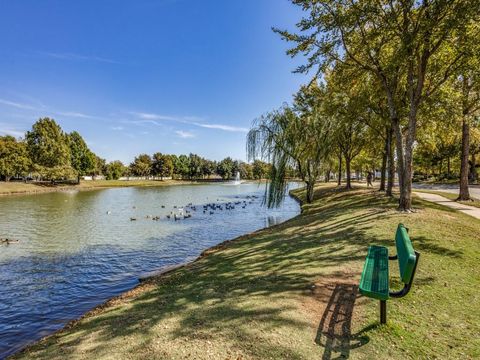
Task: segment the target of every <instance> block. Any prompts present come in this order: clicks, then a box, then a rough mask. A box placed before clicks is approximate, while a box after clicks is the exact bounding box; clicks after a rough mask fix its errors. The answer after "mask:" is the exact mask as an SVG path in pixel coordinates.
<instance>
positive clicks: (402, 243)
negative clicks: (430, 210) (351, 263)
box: [359, 224, 420, 324]
mask: <svg viewBox="0 0 480 360" xmlns="http://www.w3.org/2000/svg"><path fill="white" fill-rule="evenodd" d="M395 245H396V247H397V255H395V256H388V249H387V248H386V247H384V246H377V245H372V246H370V247H369V248H368V254H367V258H366V260H365V264H364V265H363V271H362V277H361V278H360V285H359V290H360V293H361V294H362V295H364V296H367V297H370V298H373V299H377V300H380V323H381V324H385V323H386V322H387V300H388V299H389V298H400V297H404V296H405V295H407V294H408V292H409V291H410V288H411V287H412V283H413V278H414V277H415V271H416V269H417V264H418V259H419V258H420V254H419V253H418V252H416V251H415V250H413V246H412V242H411V241H410V237H409V236H408V229H407V228H406V227H405V226H404V225H403V224H398V227H397V233H396V235H395ZM389 260H398V265H399V268H400V279H401V281H402V282H403V284H404V287H403V289H402V290H400V291H390V286H389V274H388V261H389Z"/></svg>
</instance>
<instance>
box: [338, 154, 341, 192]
mask: <svg viewBox="0 0 480 360" xmlns="http://www.w3.org/2000/svg"><path fill="white" fill-rule="evenodd" d="M337 185H338V186H340V185H342V154H341V153H340V154H338V179H337Z"/></svg>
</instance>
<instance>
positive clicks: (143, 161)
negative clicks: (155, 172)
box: [130, 154, 152, 177]
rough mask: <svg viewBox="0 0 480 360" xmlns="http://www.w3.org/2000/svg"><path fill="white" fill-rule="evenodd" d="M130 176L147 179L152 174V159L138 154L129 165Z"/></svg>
mask: <svg viewBox="0 0 480 360" xmlns="http://www.w3.org/2000/svg"><path fill="white" fill-rule="evenodd" d="M130 171H131V173H132V175H134V176H139V177H148V176H150V175H151V173H152V159H151V158H150V156H149V155H147V154H140V155H138V156H137V157H136V158H135V159H134V160H133V163H131V164H130Z"/></svg>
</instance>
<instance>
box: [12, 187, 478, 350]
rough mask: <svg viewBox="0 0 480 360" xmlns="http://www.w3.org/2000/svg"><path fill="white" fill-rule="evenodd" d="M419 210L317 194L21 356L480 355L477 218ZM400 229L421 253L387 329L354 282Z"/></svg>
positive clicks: (372, 197) (374, 195)
mask: <svg viewBox="0 0 480 360" xmlns="http://www.w3.org/2000/svg"><path fill="white" fill-rule="evenodd" d="M297 193H298V194H299V196H300V197H301V196H303V195H302V193H301V191H298V192H297ZM415 206H416V207H417V209H418V211H417V212H415V213H411V214H405V213H399V212H397V211H396V210H395V208H396V201H395V200H393V199H389V198H386V197H384V196H383V195H380V194H379V193H378V192H375V191H372V190H365V189H357V190H353V191H349V192H345V191H340V190H337V189H334V188H331V187H328V186H327V187H322V188H319V189H318V191H317V193H316V200H315V202H314V203H313V204H309V205H304V206H303V209H304V211H303V213H302V214H301V215H300V216H298V217H296V218H294V219H292V220H290V221H287V222H286V223H283V224H280V225H278V226H275V227H272V228H269V229H265V230H261V231H258V232H256V233H254V234H251V235H248V236H244V237H240V238H238V239H236V240H234V241H230V242H227V243H225V244H223V245H221V246H218V247H216V248H215V249H211V250H209V251H207V252H205V254H204V256H203V257H202V258H200V259H199V260H198V261H196V262H194V263H192V264H190V265H188V266H186V267H184V268H181V269H178V270H175V271H173V272H171V273H168V274H166V275H164V276H160V277H156V278H152V279H150V280H148V281H147V282H146V283H144V284H142V285H140V286H139V287H138V288H136V289H135V290H133V291H132V292H130V293H128V294H126V295H124V296H122V297H121V298H118V299H115V300H113V301H111V302H110V303H108V304H107V305H106V306H103V307H101V308H99V309H97V310H96V311H94V312H92V313H91V314H89V315H88V316H86V317H85V318H83V319H81V320H80V321H78V322H77V323H75V324H74V325H73V326H70V327H69V328H68V329H66V330H64V331H61V332H59V333H57V334H55V335H53V336H50V337H48V338H46V339H44V340H43V341H41V342H40V343H38V344H36V345H34V346H33V347H31V348H29V349H27V351H25V352H23V353H21V354H18V355H17V356H16V357H15V358H36V359H64V358H69V359H119V358H130V359H317V358H324V359H330V358H339V357H343V358H347V357H352V358H368V359H371V358H391V359H405V358H449V359H451V358H475V357H479V356H480V352H479V351H480V350H479V349H480V339H479V338H478V336H477V335H478V334H479V333H480V313H479V312H478V303H479V295H478V288H479V287H480V270H479V267H478V260H479V259H480V249H479V247H478V240H479V239H478V234H479V233H480V221H477V220H474V219H471V218H470V217H468V216H466V215H463V214H461V213H457V212H455V211H453V210H452V211H449V210H446V209H445V208H443V207H441V206H437V205H435V204H431V203H428V202H423V201H420V200H418V201H416V203H415ZM445 215H448V216H445ZM399 222H403V223H404V224H406V225H407V226H408V227H409V228H410V234H411V237H412V240H413V244H414V247H415V248H416V250H418V251H419V252H421V254H422V257H421V259H420V263H419V267H418V271H417V277H416V280H415V283H414V286H413V289H412V292H411V293H410V294H409V295H408V296H407V297H405V298H403V299H397V300H396V299H393V300H391V301H389V302H388V305H387V306H388V321H389V322H388V324H387V325H384V326H380V325H378V302H377V301H374V300H372V299H367V298H364V297H361V296H360V295H359V294H358V291H357V284H358V279H359V275H360V272H361V269H362V264H363V261H364V257H365V255H366V249H367V247H368V245H370V244H380V245H386V246H388V247H389V248H390V249H391V251H392V253H395V251H394V242H393V237H394V232H395V229H396V226H397V224H398V223H399ZM397 273H398V272H396V271H395V267H394V268H393V269H392V270H391V274H392V276H393V278H394V281H393V282H392V284H391V287H393V288H396V287H398V286H400V285H399V283H398V281H397V279H398V276H397Z"/></svg>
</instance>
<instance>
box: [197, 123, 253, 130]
mask: <svg viewBox="0 0 480 360" xmlns="http://www.w3.org/2000/svg"><path fill="white" fill-rule="evenodd" d="M195 125H197V126H200V127H203V128H207V129H219V130H223V131H232V132H248V129H247V128H244V127H237V126H230V125H222V124H202V123H195Z"/></svg>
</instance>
